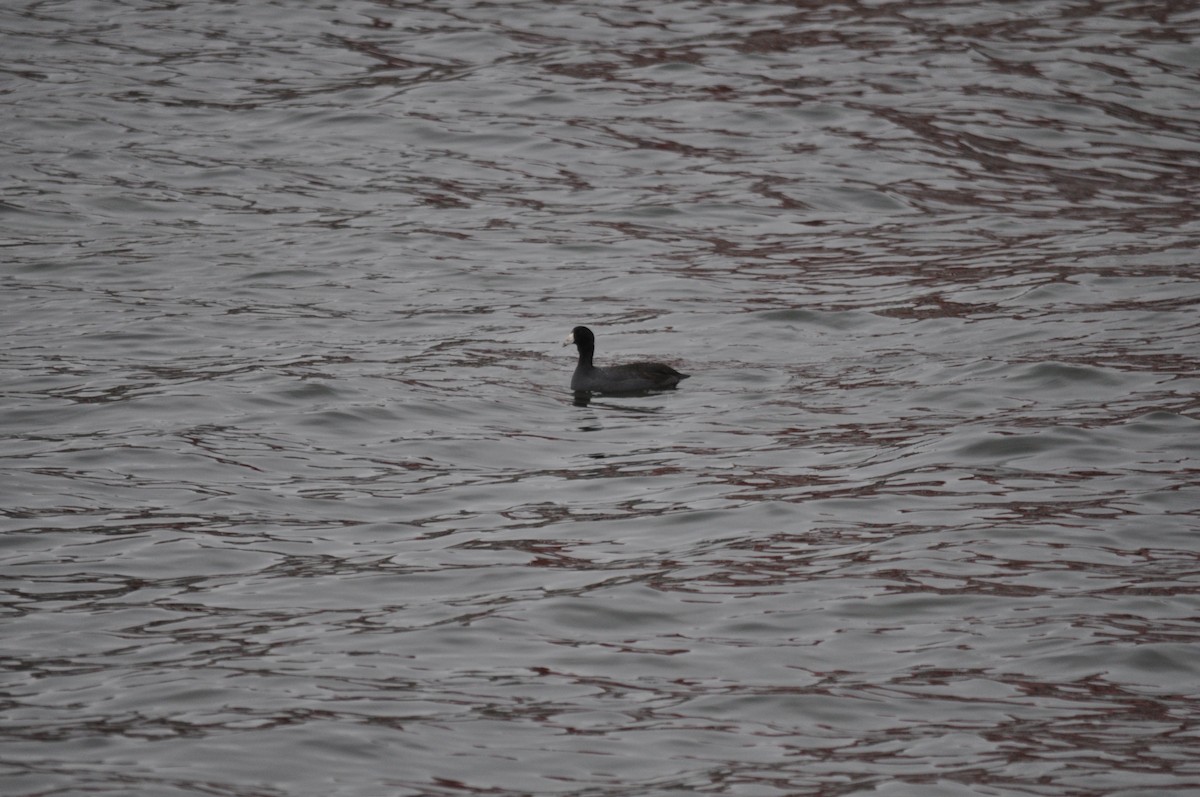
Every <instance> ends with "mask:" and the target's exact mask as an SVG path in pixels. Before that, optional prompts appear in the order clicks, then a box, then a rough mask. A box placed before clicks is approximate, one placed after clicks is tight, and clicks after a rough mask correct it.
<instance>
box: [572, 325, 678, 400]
mask: <svg viewBox="0 0 1200 797" xmlns="http://www.w3.org/2000/svg"><path fill="white" fill-rule="evenodd" d="M571 343H574V344H575V346H576V348H578V349H579V363H578V365H576V366H575V373H574V374H573V375H572V376H571V389H572V390H575V391H587V392H590V393H642V392H645V391H647V390H669V389H671V388H674V387H675V386H676V385H678V384H679V382H680V381H681V380H684V379H687V378H688V376H689V374H681V373H679V372H678V371H676V370H675V369H674V368H672V367H671V366H669V365H667V364H666V363H656V362H635V363H625V364H623V365H610V366H608V367H606V368H601V367H598V366H596V365H594V364H593V363H592V357H593V356H594V355H595V352H596V336H595V335H593V334H592V331H591V330H590V329H588V328H587V327H575V329H573V330H571V334H570V335H568V336H567V339H566V340H565V341H564V342H563V345H564V346H566V345H568V344H571Z"/></svg>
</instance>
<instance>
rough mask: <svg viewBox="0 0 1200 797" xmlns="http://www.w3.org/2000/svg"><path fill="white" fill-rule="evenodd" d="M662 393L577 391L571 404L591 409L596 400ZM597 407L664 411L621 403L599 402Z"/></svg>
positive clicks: (643, 391) (633, 410)
mask: <svg viewBox="0 0 1200 797" xmlns="http://www.w3.org/2000/svg"><path fill="white" fill-rule="evenodd" d="M660 392H662V391H658V390H639V391H637V392H634V393H593V392H591V391H590V390H576V391H574V400H573V401H572V402H571V403H572V404H574V405H575V406H576V407H589V406H591V405H592V400H593V399H594V398H601V399H609V398H616V399H628V398H647V397H649V396H653V395H656V394H658V393H660ZM596 406H598V407H608V408H611V409H619V410H625V411H626V412H646V413H650V412H658V411H660V410H661V409H662V407H648V406H646V405H641V406H638V405H636V404H626V403H624V402H620V403H618V402H611V403H610V402H607V401H599V402H597V404H596Z"/></svg>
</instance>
